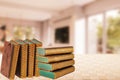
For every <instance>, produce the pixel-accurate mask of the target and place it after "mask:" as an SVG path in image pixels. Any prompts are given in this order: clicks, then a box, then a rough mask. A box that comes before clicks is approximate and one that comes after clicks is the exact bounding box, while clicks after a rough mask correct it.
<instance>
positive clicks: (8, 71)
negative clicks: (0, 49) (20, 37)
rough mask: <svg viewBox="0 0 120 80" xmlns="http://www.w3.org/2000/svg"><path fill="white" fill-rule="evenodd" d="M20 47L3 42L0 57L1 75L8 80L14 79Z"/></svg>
mask: <svg viewBox="0 0 120 80" xmlns="http://www.w3.org/2000/svg"><path fill="white" fill-rule="evenodd" d="M19 49H20V45H18V44H17V43H15V42H14V41H11V42H5V45H4V53H3V57H2V65H1V73H2V74H3V75H4V76H6V77H7V78H9V79H14V77H15V72H16V66H17V60H18V55H19Z"/></svg>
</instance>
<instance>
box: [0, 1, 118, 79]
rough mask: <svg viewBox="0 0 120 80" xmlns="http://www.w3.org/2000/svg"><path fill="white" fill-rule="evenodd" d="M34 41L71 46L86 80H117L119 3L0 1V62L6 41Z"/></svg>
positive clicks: (78, 70) (47, 44) (81, 73)
mask: <svg viewBox="0 0 120 80" xmlns="http://www.w3.org/2000/svg"><path fill="white" fill-rule="evenodd" d="M33 38H36V39H38V40H40V41H41V42H42V43H43V45H44V46H65V45H67V46H69V45H72V46H74V54H75V60H76V64H75V66H76V68H77V69H76V72H75V74H79V75H81V76H83V77H84V76H85V77H84V78H85V80H88V79H89V78H90V77H91V76H92V78H93V77H98V78H101V79H100V80H120V75H119V74H120V72H119V70H120V65H119V62H120V58H119V54H120V0H52V1H51V0H0V53H1V59H2V54H3V50H4V42H5V41H10V40H15V39H22V40H24V39H33ZM88 66H91V67H88ZM79 67H81V68H79ZM112 72H113V73H112ZM96 73H98V74H96ZM106 75H107V76H106ZM71 76H72V75H71ZM74 76H77V75H74ZM86 76H87V77H86ZM88 76H89V77H88ZM72 78H73V76H72ZM87 78H88V79H87ZM107 78H108V79H107ZM61 80H62V79H61ZM74 80H80V79H79V78H77V77H74ZM91 80H99V79H91Z"/></svg>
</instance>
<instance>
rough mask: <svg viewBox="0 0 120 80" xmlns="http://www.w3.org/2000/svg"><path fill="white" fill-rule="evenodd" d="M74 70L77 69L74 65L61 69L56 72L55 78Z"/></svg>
mask: <svg viewBox="0 0 120 80" xmlns="http://www.w3.org/2000/svg"><path fill="white" fill-rule="evenodd" d="M74 70H75V67H74V66H72V67H68V68H66V69H63V70H60V71H58V72H55V79H56V78H59V77H62V76H64V75H66V74H68V73H71V72H73V71H74Z"/></svg>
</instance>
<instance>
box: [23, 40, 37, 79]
mask: <svg viewBox="0 0 120 80" xmlns="http://www.w3.org/2000/svg"><path fill="white" fill-rule="evenodd" d="M24 42H25V43H27V44H28V45H29V46H28V66H27V71H28V72H27V76H28V77H33V72H34V56H35V49H36V48H35V44H34V43H32V42H31V41H30V40H28V39H26V40H24Z"/></svg>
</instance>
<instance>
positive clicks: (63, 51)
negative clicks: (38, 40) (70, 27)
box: [37, 46, 73, 56]
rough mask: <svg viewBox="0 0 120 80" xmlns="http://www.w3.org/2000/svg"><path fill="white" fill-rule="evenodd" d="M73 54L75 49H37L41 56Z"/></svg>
mask: <svg viewBox="0 0 120 80" xmlns="http://www.w3.org/2000/svg"><path fill="white" fill-rule="evenodd" d="M71 52H73V47H72V46H68V47H56V48H41V47H37V53H38V54H39V55H42V56H45V55H55V54H67V53H71Z"/></svg>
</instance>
